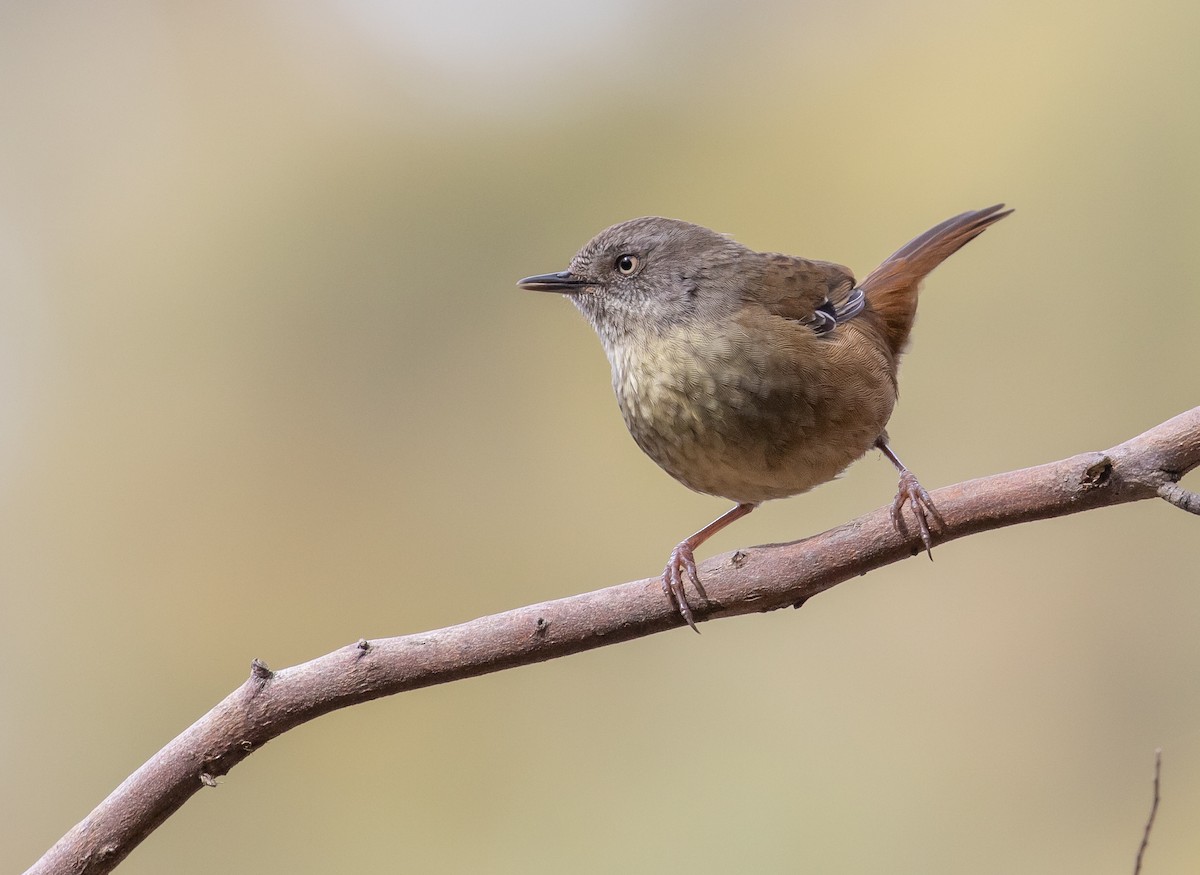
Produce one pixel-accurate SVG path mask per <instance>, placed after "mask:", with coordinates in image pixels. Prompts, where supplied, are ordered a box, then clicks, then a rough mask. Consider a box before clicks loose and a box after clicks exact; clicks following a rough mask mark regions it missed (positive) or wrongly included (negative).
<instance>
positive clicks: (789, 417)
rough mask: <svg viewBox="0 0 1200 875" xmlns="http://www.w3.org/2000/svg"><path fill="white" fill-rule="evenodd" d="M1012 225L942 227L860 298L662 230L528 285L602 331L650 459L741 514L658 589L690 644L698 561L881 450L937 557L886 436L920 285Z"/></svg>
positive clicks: (834, 272) (711, 529)
mask: <svg viewBox="0 0 1200 875" xmlns="http://www.w3.org/2000/svg"><path fill="white" fill-rule="evenodd" d="M1011 212H1012V210H1005V209H1004V205H1003V204H997V205H996V206H993V207H988V208H987V209H983V210H977V211H974V212H969V213H963V214H962V215H959V216H955V217H954V218H952V219H947V220H946V221H945V222H942V223H941V224H940V225H938V226H936V227H934V228H931V229H930V230H928V231H926V232H925V233H924V234H922V235H921V236H919V237H917V238H916V239H914V240H913V241H911V242H910V243H908V244H907V245H906V246H904V247H903V248H901V249H900V250H898V251H897V252H896V253H895V254H894V255H892V256H891V257H890V258H889V259H887V261H885V262H884V263H883V264H881V265H880V266H879V267H878V268H876V269H875V270H874V271H872V272H871V273H870V274H869V275H868V276H867V278H866V279H865V280H863V281H862V282H861V283H857V284H856V283H855V281H854V275H853V274H852V273H851V272H850V271H849V269H847V268H845V267H842V266H841V265H840V264H833V263H831V262H828V261H810V260H808V259H806V258H798V257H795V256H791V255H780V254H778V253H773V252H755V251H754V250H752V249H748V248H747V247H745V246H743V245H741V244H740V243H736V242H735V241H733V240H731V239H730V238H729V237H727V236H726V235H724V234H718V233H716V232H715V231H710V230H709V229H707V228H702V227H700V226H699V225H691V224H688V223H687V222H680V221H678V220H676V219H663V218H659V217H656V216H650V217H646V218H641V219H632V220H630V221H628V222H622V223H620V224H618V225H613V226H612V227H611V228H608V229H606V230H604V231H601V232H600V233H599V234H597V235H596V237H595V238H593V239H592V241H591V242H590V243H588V244H587V245H586V246H584V247H583V248H582V249H581V250H579V252H578V253H577V254H576V255H575V257H574V258H573V259H572V260H571V266H570V267H569V268H567V269H566V270H564V271H562V272H560V273H548V274H542V275H540V276H531V277H526V278H525V279H523V280H521V281H520V282H519V283H518V284H517V285H518V286H520V287H521V288H523V289H530V290H532V291H539V292H560V293H562V294H564V295H566V296H567V297H568V298H570V299H571V302H572V303H573V304H574V305H575V306H576V307H578V308H579V310H580V311H581V312H582V313H583V315H584V316H586V317H587V319H588V321H589V322H591V324H592V327H593V328H594V329H595V330H596V333H597V334H598V335H600V341H601V343H603V344H604V351H605V353H607V354H608V360H609V362H610V364H611V365H612V375H613V389H614V390H615V391H616V395H617V403H618V404H619V405H620V408H621V414H622V416H623V417H624V418H625V425H626V427H628V429H629V433H630V434H631V435H633V439H634V440H635V441H637V444H638V446H639V447H641V448H642V450H643V451H645V453H646V454H647V455H648V456H650V458H651V459H653V460H654V461H655V462H657V463H658V464H659V466H660V467H662V468H663V469H664V470H665V471H666V472H667V473H668V474H670V475H671V476H672V477H674V478H675V479H676V480H678V481H679V482H680V483H682V484H683V485H684V486H687V487H688V488H690V489H694V490H696V491H697V492H703V493H707V494H709V495H716V496H720V497H722V498H728V499H730V500H732V501H735V502H737V505H736V507H733V508H731V509H730V510H729V511H728V512H726V513H725V514H723V515H722V516H720V517H718V518H717V519H715V520H713V521H712V522H711V523H709V524H708V525H707V526H705V527H704V528H702V529H701V530H700V531H698V532H696V533H695V534H694V535H692V536H691V537H690V538H687V539H685V540H684V541H682V542H681V543H680V544H679V545H678V546H677V547H676V548H675V549H674V550H673V551H672V552H671V558H670V559H669V560H668V562H667V567H666V570H664V571H663V575H662V583H663V590H664V592H665V593H666V595H667V597H668V598H670V599H671V600H672V601H673V603H674V604H675V605H676V606H677V607H678V609H679V612H680V614H682V615H683V619H684V620H685V621H687V624H688V625H689V626H691V627H692V629H696V621H695V617H694V616H693V613H692V609H691V607H690V606H689V605H688V601H687V595H686V593H685V590H684V583H685V577H686V578H689V579H690V580H691V581H692V583H693V585H695V586H696V587H697V588H699V585H700V580H699V577H698V576H697V574H696V561H695V557H694V555H693V554H694V551H695V549H696V548H697V547H699V546H700V545H701V544H703V543H704V542H705V541H707V540H708V539H709V538H710V537H712V536H713V535H715V534H716V533H717V532H719V531H720V530H721V529H723V528H725V527H726V526H727V525H729V524H730V523H732V522H733V521H734V520H736V519H740V518H741V517H743V516H745V515H746V514H748V513H750V511H752V510H754V508H756V507H758V505H759V504H761V503H762V502H764V501H766V500H768V499H771V498H785V497H787V496H789V495H798V494H800V493H801V492H807V491H808V490H810V489H812V488H813V487H814V486H818V485H820V484H821V483H824V482H826V481H827V480H832V479H833V478H834V477H836V476H837V475H838V474H840V473H841V472H842V471H843V470H845V469H846V467H847V466H849V465H850V463H851V462H853V461H855V460H856V459H858V458H859V457H861V456H862V455H864V454H865V453H866V452H867V450H869V449H871V448H872V447H878V448H879V449H880V450H881V451H882V452H883V454H884V455H885V456H887V458H888V459H889V460H891V463H892V464H893V465H895V466H896V468H897V470H898V471H899V472H900V488H899V492H898V493H897V495H896V499H895V502H894V503H893V505H892V521H893V522H894V524H895V525H896V527H897V529H898V530H899V531H901V532H902V533H904V532H905V528H904V523H903V518H902V515H901V514H902V511H903V509H904V506H905V505H908V507H909V508H911V510H912V514H913V516H914V518H915V520H916V524H917V528H918V530H919V532H920V536H921V541H922V543H923V544H924V546H925V549H926V551H930V550H931V549H932V547H933V539H932V536H931V533H930V528H929V516H934V515H935V514H936V511H935V510H934V507H933V502H932V501H931V500H930V498H929V493H927V492H926V491H925V490H924V489H923V488H921V484H920V483H918V482H917V478H916V477H915V476H913V473H912V472H911V471H909V470H908V468H906V467H905V466H904V464H903V463H902V462H901V461H900V459H899V458H897V456H896V454H895V453H894V452H892V449H891V447H890V446H889V445H888V436H887V432H886V431H885V429H884V427H885V426H886V425H887V421H888V418H889V417H890V416H891V415H892V408H893V406H894V405H895V403H896V393H897V386H896V369H897V366H898V364H899V359H900V354H901V353H902V352H903V351H904V348H905V345H906V344H907V342H908V335H909V331H910V330H911V328H912V324H913V318H914V317H915V315H916V311H917V289H918V286H919V285H920V283H921V280H922V279H924V278H925V276H926V275H927V274H928V273H929V272H930V271H932V270H933V269H934V268H935V267H937V266H938V265H939V264H941V263H942V262H943V261H944V260H946V259H947V258H948V257H950V256H951V255H952V254H953V253H954V252H956V251H957V250H958V249H959V248H960V247H962V246H963V245H964V244H965V243H967V242H969V241H970V240H972V239H974V238H975V237H977V236H978V235H979V234H981V233H983V231H984V229H986V228H987V227H988V226H989V225H991V224H992V223H993V222H998V221H999V220H1000V219H1003V218H1004V217H1005V216H1007V215H1008V214H1009V213H1011ZM930 555H931V556H932V553H931V554H930ZM696 631H699V630H696Z"/></svg>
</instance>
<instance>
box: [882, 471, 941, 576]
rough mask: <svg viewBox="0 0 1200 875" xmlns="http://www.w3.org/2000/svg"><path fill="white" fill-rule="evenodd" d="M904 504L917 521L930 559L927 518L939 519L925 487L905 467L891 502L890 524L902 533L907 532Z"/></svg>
mask: <svg viewBox="0 0 1200 875" xmlns="http://www.w3.org/2000/svg"><path fill="white" fill-rule="evenodd" d="M906 504H907V505H908V506H909V508H910V509H911V510H912V515H913V518H914V519H916V521H917V528H918V529H920V531H921V543H922V544H924V545H925V552H926V553H927V554H929V558H930V559H932V558H933V536H932V535H931V534H930V530H929V520H930V518H933V519H940V517H939V516H938V512H937V508H936V507H934V506H933V499H932V498H930V497H929V493H928V492H926V491H925V487H923V486H922V485H921V484H920V482H918V480H917V477H916V475H915V474H913V472H912V471H909V470H908V469H907V468H905V469H904V470H902V471H901V472H900V487H899V489H898V490H897V492H896V500H895V502H893V503H892V525H894V526H895V527H896V530H897V531H898V532H900V534H902V535H907V534H908V529H907V527H906V526H905V525H904V505H906Z"/></svg>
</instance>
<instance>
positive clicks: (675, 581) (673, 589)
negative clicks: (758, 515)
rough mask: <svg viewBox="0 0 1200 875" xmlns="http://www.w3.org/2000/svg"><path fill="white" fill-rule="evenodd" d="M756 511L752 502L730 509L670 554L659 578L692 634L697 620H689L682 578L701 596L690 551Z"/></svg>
mask: <svg viewBox="0 0 1200 875" xmlns="http://www.w3.org/2000/svg"><path fill="white" fill-rule="evenodd" d="M756 507H758V503H757V502H752V503H746V504H739V505H737V506H736V507H732V508H730V509H729V510H727V511H726V512H725V513H723V514H721V515H720V516H719V517H717V518H716V519H715V520H713V521H712V522H711V523H709V524H708V525H707V526H705V527H704V528H702V529H701V530H700V531H698V532H696V534H694V535H692V536H691V537H690V538H687V539H685V540H683V541H680V542H679V546H677V547H676V548H675V549H674V550H672V551H671V558H670V559H668V560H667V567H666V570H664V571H663V574H662V587H663V592H664V593H666V596H667V598H669V599H670V600H671V601H672V602H673V603H674V604H675V606H676V607H678V608H679V613H680V614H682V615H683V619H684V620H686V621H687V624H688V625H689V626H691V627H692V631H693V632H699V631H700V630H699V629H697V628H696V619H695V617H693V616H692V609H691V608H690V607H689V606H688V603H687V593H686V592H685V591H684V586H683V584H684V575H685V574H686V576H687V577H688V578H690V579H691V581H692V583H693V584H694V585H695V587H696V589H699V590H700V591H701V592H702V593H703V592H704V590H703V588H702V587H701V586H700V576H699V575H698V574H696V557H695V555H694V553H693V551H695V549H696V548H697V547H699V546H700V545H701V544H703V543H704V542H705V541H707V540H708V539H709V538H711V537H712V536H713V535H715V534H716V533H717V532H719V531H721V529H723V528H725V527H726V526H727V525H729V524H730V523H731V522H733V521H734V520H740V519H741V518H742V517H744V516H745V515H746V514H748V513H750V511H752V510H754V508H756Z"/></svg>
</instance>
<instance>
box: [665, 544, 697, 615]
mask: <svg viewBox="0 0 1200 875" xmlns="http://www.w3.org/2000/svg"><path fill="white" fill-rule="evenodd" d="M685 574H686V575H687V577H688V578H689V579H690V580H691V581H692V584H693V585H694V586H696V587H697V588H698V587H699V586H700V576H699V575H698V574H697V573H696V557H695V556H694V555H693V554H692V547H691V545H690V544H688V542H687V541H684V542H683V543H682V544H679V545H678V546H677V547H676V548H675V549H674V550H672V551H671V558H670V559H668V560H667V567H666V568H665V569H664V570H663V573H662V588H663V592H664V593H665V594H666V596H667V598H668V599H670V600H671V602H672V604H674V605H675V606H676V607H677V608H679V613H680V614H681V615H682V616H683V619H684V620H685V621H686V622H687V624H688V625H689V626H691V628H692V631H693V632H695V633H697V634H699V633H700V630H699V629H697V628H696V618H695V617H694V616H693V615H692V609H691V606H690V605H688V603H687V593H686V591H685V590H684V575H685Z"/></svg>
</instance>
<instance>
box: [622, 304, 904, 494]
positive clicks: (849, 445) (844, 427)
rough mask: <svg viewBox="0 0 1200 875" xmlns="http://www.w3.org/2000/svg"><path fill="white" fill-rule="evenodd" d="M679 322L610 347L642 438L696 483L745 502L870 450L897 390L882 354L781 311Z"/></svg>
mask: <svg viewBox="0 0 1200 875" xmlns="http://www.w3.org/2000/svg"><path fill="white" fill-rule="evenodd" d="M771 333H772V334H774V336H768V337H764V336H763V326H761V325H756V326H755V337H756V340H755V341H754V342H752V341H751V340H750V338H749V336H748V335H747V333H746V332H745V331H744V330H742V329H741V328H740V327H739V326H737V325H736V324H734V325H730V326H727V327H725V328H723V329H722V330H720V331H717V332H698V331H695V330H676V331H674V332H672V333H671V334H669V335H666V336H661V335H660V336H656V337H653V338H639V341H638V342H637V343H630V344H628V345H625V346H622V347H616V348H613V349H611V350H609V360H610V362H611V364H612V370H613V388H614V390H615V392H616V395H617V402H618V404H619V405H620V408H621V413H622V415H623V416H624V419H625V424H626V426H627V427H628V428H629V432H630V434H632V435H633V438H634V440H636V441H637V443H638V446H640V447H641V448H642V450H643V451H645V453H646V454H647V455H648V456H650V458H652V459H653V460H654V461H655V462H657V463H658V464H659V465H660V466H661V467H662V468H663V469H664V470H666V471H667V473H669V474H670V475H671V476H672V477H674V478H675V479H677V480H679V481H680V482H681V483H683V484H684V485H685V486H687V487H689V488H690V489H694V490H696V491H697V492H703V493H707V494H710V495H718V496H722V497H724V498H729V499H732V500H734V501H738V502H759V501H766V500H769V499H773V498H784V497H787V496H789V495H797V494H799V493H801V492H806V491H808V490H809V489H812V488H813V487H814V486H817V485H819V484H821V483H824V482H826V481H828V480H832V479H833V478H834V477H836V476H837V475H838V474H840V473H841V472H842V471H843V470H844V469H845V468H846V467H847V466H848V465H849V464H850V463H851V462H853V461H854V460H855V459H857V458H859V457H860V456H862V455H863V454H864V453H865V452H866V451H867V450H868V449H870V448H871V446H872V444H873V443H874V442H875V439H876V438H877V437H879V435H880V434H882V432H883V429H884V426H885V425H886V424H887V420H888V417H889V416H890V415H891V410H892V406H893V403H894V400H895V394H894V382H893V380H892V376H891V373H890V370H889V365H888V363H887V361H886V359H885V358H884V357H883V356H882V355H881V354H879V353H877V352H875V351H874V350H871V349H869V348H868V347H867V345H865V344H863V343H861V340H860V342H859V343H857V344H852V343H847V342H846V341H847V339H848V338H847V333H846V331H844V330H842V331H841V334H840V335H838V336H835V335H837V333H836V332H835V335H827V336H824V337H818V336H816V335H815V334H813V333H812V332H811V331H809V330H807V329H804V328H802V327H800V326H797V325H796V324H795V323H793V322H789V321H788V320H782V319H781V320H779V324H778V325H777V326H773V330H772V332H771Z"/></svg>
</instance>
